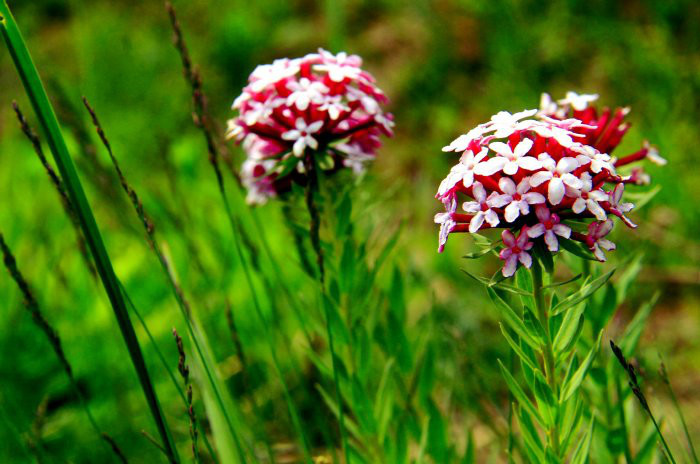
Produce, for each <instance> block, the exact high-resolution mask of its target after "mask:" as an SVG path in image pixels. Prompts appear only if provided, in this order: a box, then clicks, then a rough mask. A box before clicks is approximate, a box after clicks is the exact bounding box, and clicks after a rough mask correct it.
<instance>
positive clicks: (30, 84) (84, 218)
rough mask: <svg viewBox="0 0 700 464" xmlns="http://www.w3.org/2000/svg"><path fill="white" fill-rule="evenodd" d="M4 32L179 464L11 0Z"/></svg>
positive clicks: (1, 17)
mask: <svg viewBox="0 0 700 464" xmlns="http://www.w3.org/2000/svg"><path fill="white" fill-rule="evenodd" d="M0 34H2V37H3V39H4V41H5V43H6V45H7V48H8V50H9V52H10V55H11V56H12V59H13V61H14V63H15V67H16V69H17V72H18V74H19V76H20V79H21V80H22V84H23V85H24V88H25V91H26V93H27V96H28V97H29V100H30V101H31V104H32V107H33V108H34V111H35V112H36V115H37V117H38V119H39V121H40V124H41V127H42V129H43V130H44V132H45V135H46V137H47V140H48V144H49V147H50V149H51V152H52V154H53V156H54V160H55V162H56V166H57V167H58V170H59V172H60V173H61V177H62V180H63V182H64V184H65V187H66V191H67V193H68V197H69V198H70V200H71V202H72V203H73V205H74V206H75V209H76V213H77V215H78V219H79V222H80V226H81V228H82V230H83V233H84V235H85V239H86V241H87V244H88V247H89V248H90V251H91V253H92V256H93V258H94V260H95V265H96V268H97V271H98V274H99V276H100V279H101V280H102V284H103V285H104V288H105V291H106V293H107V296H108V298H109V300H110V303H111V305H112V308H113V310H114V314H115V316H116V318H117V322H118V324H119V328H120V330H121V333H122V337H123V338H124V341H125V343H126V346H127V349H128V351H129V356H130V357H131V362H132V364H133V365H134V368H135V369H136V373H137V375H138V378H139V381H140V383H141V388H142V390H143V393H144V395H145V397H146V401H147V403H148V406H149V409H150V412H151V415H152V416H153V419H154V421H155V423H156V427H157V429H158V433H159V435H160V438H161V440H162V442H163V447H164V449H165V451H166V455H167V457H168V460H169V461H170V462H173V463H177V462H179V460H180V459H179V457H178V454H177V449H176V447H175V445H174V442H173V439H172V436H171V434H170V429H169V428H168V424H167V422H166V420H165V416H164V415H163V412H162V410H161V407H160V402H159V401H158V396H157V394H156V391H155V387H154V386H153V382H152V381H151V378H150V374H149V373H148V368H147V366H146V361H145V360H144V358H143V353H142V352H141V347H140V345H139V342H138V338H137V337H136V332H135V331H134V327H133V325H132V324H131V320H130V318H129V313H128V311H127V309H126V304H125V302H124V298H123V295H122V293H121V290H120V288H119V283H118V281H117V277H116V275H115V273H114V269H113V268H112V263H111V261H110V259H109V255H108V254H107V250H106V249H105V246H104V243H103V241H102V236H101V235H100V231H99V229H98V227H97V223H96V222H95V218H94V216H93V214H92V210H91V209H90V205H89V204H88V201H87V198H86V196H85V192H84V191H83V187H82V185H81V183H80V180H79V178H78V174H77V172H76V170H75V166H74V165H73V161H72V159H71V157H70V154H69V153H68V148H67V146H66V142H65V140H64V139H63V135H62V134H61V129H60V127H59V124H58V120H57V119H56V115H55V113H54V111H53V108H52V106H51V103H50V102H49V99H48V96H47V95H46V91H45V90H44V86H43V84H42V82H41V78H40V77H39V73H38V71H37V69H36V67H35V66H34V63H33V62H32V59H31V56H30V54H29V50H28V49H27V46H26V45H25V43H24V40H23V39H22V35H21V33H20V31H19V28H18V26H17V24H16V22H15V20H14V18H13V17H12V13H11V12H10V8H9V6H8V5H7V2H6V1H3V2H1V3H0Z"/></svg>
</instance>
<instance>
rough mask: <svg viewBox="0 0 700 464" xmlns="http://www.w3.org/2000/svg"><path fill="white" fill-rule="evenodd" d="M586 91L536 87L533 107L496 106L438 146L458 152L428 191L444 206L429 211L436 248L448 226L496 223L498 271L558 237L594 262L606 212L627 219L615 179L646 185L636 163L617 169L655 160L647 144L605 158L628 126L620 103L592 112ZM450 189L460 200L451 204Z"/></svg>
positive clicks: (607, 221)
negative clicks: (555, 93)
mask: <svg viewBox="0 0 700 464" xmlns="http://www.w3.org/2000/svg"><path fill="white" fill-rule="evenodd" d="M596 99H597V95H578V94H576V93H574V92H568V93H567V95H566V98H564V99H562V100H559V101H553V100H552V98H551V97H550V96H549V95H547V94H543V96H542V100H541V103H540V106H541V108H540V110H536V109H533V110H528V111H522V112H519V113H515V114H510V113H508V112H505V111H502V112H500V113H498V114H496V115H494V116H492V117H491V120H490V121H489V122H487V123H484V124H480V125H478V126H477V127H476V128H474V129H472V130H471V131H469V133H467V134H465V135H462V136H460V137H458V138H457V139H455V140H454V141H453V142H452V143H451V144H450V145H448V146H446V147H445V148H443V151H446V152H458V153H461V158H460V160H459V162H458V163H457V164H456V165H455V166H454V167H452V169H451V170H450V173H449V174H448V175H447V177H446V178H445V179H444V180H443V181H442V183H441V184H440V187H439V189H438V192H437V195H436V197H437V198H438V199H439V200H441V201H442V202H443V204H444V206H445V209H446V211H445V212H443V213H439V214H437V215H436V216H435V222H436V223H437V224H440V235H439V250H438V251H442V250H443V248H444V246H445V243H446V241H447V238H448V236H449V235H450V233H453V232H470V233H476V232H478V231H480V230H482V229H487V228H502V229H504V230H503V231H502V234H501V238H502V240H503V248H502V249H501V251H500V253H499V256H500V258H501V259H502V260H503V261H504V266H503V270H502V272H503V275H504V276H506V277H509V276H512V275H513V274H514V273H515V271H516V269H517V266H518V264H522V265H524V266H525V267H530V266H531V264H532V256H531V253H532V251H531V250H532V248H533V246H535V245H536V244H537V243H538V242H539V243H541V245H542V249H546V250H548V251H549V252H552V253H554V252H557V251H558V250H559V245H560V242H562V241H574V242H580V243H582V244H583V245H585V246H586V247H588V249H589V250H590V251H591V252H592V253H593V255H594V256H595V257H596V258H597V259H598V260H600V261H604V260H605V254H604V251H611V250H614V249H615V244H614V243H613V242H611V241H610V240H608V239H607V238H606V236H607V235H608V234H609V233H610V231H611V230H612V228H613V225H614V222H613V219H612V218H613V217H617V218H619V219H620V220H622V221H623V222H624V223H625V224H626V225H627V226H628V227H632V228H634V227H636V225H635V224H634V223H633V222H632V221H631V220H630V219H629V218H628V217H627V216H626V214H627V213H628V212H629V211H631V210H632V208H633V207H634V205H633V204H632V203H626V202H623V199H622V197H623V193H624V189H625V185H626V184H638V185H640V184H646V183H649V176H648V175H647V174H645V173H644V172H643V171H642V170H641V168H634V169H632V171H631V172H630V173H629V175H626V176H622V175H620V174H618V172H617V168H619V167H621V166H624V165H627V164H630V163H633V162H635V161H640V160H642V159H645V158H646V159H649V160H651V161H653V162H656V163H658V164H664V163H665V160H664V159H663V158H661V157H660V156H659V155H658V152H657V151H656V150H655V149H654V148H652V147H651V146H649V144H648V143H645V144H644V146H643V147H642V148H641V149H640V150H639V151H637V152H635V153H632V154H629V155H627V156H624V157H621V158H615V157H613V156H612V155H611V153H612V151H613V150H614V149H615V147H617V145H618V144H619V143H620V141H621V139H622V137H623V135H624V134H625V132H626V131H627V130H628V128H629V124H627V123H625V122H624V119H625V117H626V115H627V114H628V113H629V109H627V108H618V109H616V110H615V111H611V110H610V109H607V108H606V109H603V110H602V111H600V112H599V111H598V110H597V109H596V108H595V107H594V106H592V105H591V103H592V102H594V101H595V100H596ZM460 197H464V198H465V199H466V200H467V201H464V202H463V203H462V204H461V210H462V211H459V212H458V202H459V200H460ZM589 221H590V222H589Z"/></svg>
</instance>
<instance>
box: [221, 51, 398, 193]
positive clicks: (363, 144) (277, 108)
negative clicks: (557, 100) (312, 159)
mask: <svg viewBox="0 0 700 464" xmlns="http://www.w3.org/2000/svg"><path fill="white" fill-rule="evenodd" d="M361 66H362V59H361V58H360V57H358V56H356V55H348V54H346V53H338V54H337V55H334V54H332V53H330V52H328V51H326V50H322V49H320V50H319V51H318V53H311V54H309V55H306V56H305V57H303V58H295V59H288V58H283V59H279V60H275V61H274V62H273V63H272V64H266V65H261V66H258V67H257V68H256V69H255V70H254V71H253V73H252V74H251V75H250V78H249V83H248V85H247V86H246V87H245V88H244V89H243V93H242V94H241V95H240V96H239V97H238V98H236V100H235V101H234V103H233V109H234V110H237V111H238V113H239V115H238V117H236V118H234V119H231V120H230V121H229V122H228V130H227V136H228V137H229V138H231V139H235V140H236V141H237V142H239V143H241V144H242V146H243V148H244V150H245V151H246V154H247V160H246V162H245V163H244V166H243V169H242V171H241V177H242V179H243V182H244V185H245V186H246V187H248V190H249V195H248V200H249V201H250V202H252V203H263V202H264V201H265V199H267V198H269V197H271V196H275V195H277V194H280V193H283V192H285V191H287V190H289V188H290V186H291V184H292V182H297V181H299V182H305V181H304V177H305V172H304V168H303V166H304V163H303V162H300V161H303V160H304V159H305V157H309V156H319V161H321V160H326V161H327V160H328V158H330V162H323V163H321V162H319V163H318V166H320V168H321V169H326V170H330V171H337V170H339V169H341V168H343V167H348V168H351V169H352V170H353V171H354V172H361V171H362V170H363V167H364V165H365V164H366V163H367V162H368V161H370V160H372V159H374V157H375V154H376V151H377V149H378V148H379V146H380V135H382V134H384V135H387V136H390V135H392V128H393V125H394V123H393V116H392V115H391V114H389V113H385V112H384V111H383V110H382V105H383V104H385V103H386V102H387V99H386V97H385V96H384V94H383V93H382V91H381V90H380V89H379V88H378V87H377V86H376V85H375V84H374V78H373V77H372V76H371V75H370V74H369V73H367V72H366V71H364V70H363V69H362V68H361ZM295 171H296V172H295ZM263 186H264V188H263Z"/></svg>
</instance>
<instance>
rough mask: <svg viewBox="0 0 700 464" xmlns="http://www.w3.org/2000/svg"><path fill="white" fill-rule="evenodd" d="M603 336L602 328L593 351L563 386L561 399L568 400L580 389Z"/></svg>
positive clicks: (592, 348)
mask: <svg viewBox="0 0 700 464" xmlns="http://www.w3.org/2000/svg"><path fill="white" fill-rule="evenodd" d="M602 337H603V331H602V330H601V331H600V333H599V334H598V338H597V340H596V342H595V345H593V347H591V351H589V352H588V355H587V356H586V359H584V360H583V362H582V363H581V365H580V366H579V368H578V369H576V372H575V373H574V375H572V376H571V379H569V380H568V381H567V382H566V383H565V384H564V388H562V391H561V399H560V401H562V402H563V401H566V400H568V399H569V398H570V397H571V395H573V394H574V393H575V392H576V390H578V388H579V387H580V386H581V382H583V379H584V378H585V377H586V374H587V373H588V369H589V368H590V367H591V364H592V363H593V359H594V358H595V355H596V353H597V352H598V349H599V348H600V339H601V338H602Z"/></svg>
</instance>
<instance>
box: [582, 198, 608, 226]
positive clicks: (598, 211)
mask: <svg viewBox="0 0 700 464" xmlns="http://www.w3.org/2000/svg"><path fill="white" fill-rule="evenodd" d="M586 206H587V207H588V211H590V212H591V213H592V214H593V215H594V216H595V217H596V218H597V219H598V220H599V221H605V219H606V218H607V215H606V214H605V210H604V209H603V208H602V207H601V206H600V205H599V204H598V203H597V202H595V201H593V200H591V199H590V198H589V199H588V201H586Z"/></svg>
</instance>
